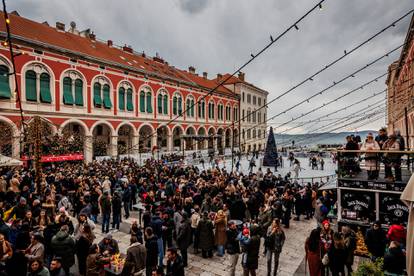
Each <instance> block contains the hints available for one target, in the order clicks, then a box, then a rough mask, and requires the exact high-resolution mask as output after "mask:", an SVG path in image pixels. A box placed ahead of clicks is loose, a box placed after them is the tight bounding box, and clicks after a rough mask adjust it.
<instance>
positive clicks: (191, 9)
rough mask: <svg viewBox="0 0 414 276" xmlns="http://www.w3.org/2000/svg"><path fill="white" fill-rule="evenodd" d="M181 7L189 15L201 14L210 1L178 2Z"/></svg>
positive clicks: (188, 0)
mask: <svg viewBox="0 0 414 276" xmlns="http://www.w3.org/2000/svg"><path fill="white" fill-rule="evenodd" d="M177 2H178V5H179V7H180V8H181V9H182V10H183V11H185V12H188V13H200V12H201V11H203V10H204V9H205V8H206V7H207V6H208V5H209V2H210V1H209V0H177Z"/></svg>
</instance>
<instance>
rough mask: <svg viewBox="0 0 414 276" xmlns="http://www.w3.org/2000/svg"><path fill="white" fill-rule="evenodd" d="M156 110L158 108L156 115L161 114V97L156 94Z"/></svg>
mask: <svg viewBox="0 0 414 276" xmlns="http://www.w3.org/2000/svg"><path fill="white" fill-rule="evenodd" d="M157 108H158V114H162V95H161V94H158V96H157Z"/></svg>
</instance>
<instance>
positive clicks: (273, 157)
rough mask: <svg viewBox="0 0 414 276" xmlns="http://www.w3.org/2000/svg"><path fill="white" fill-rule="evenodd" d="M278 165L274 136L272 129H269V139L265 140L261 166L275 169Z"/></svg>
mask: <svg viewBox="0 0 414 276" xmlns="http://www.w3.org/2000/svg"><path fill="white" fill-rule="evenodd" d="M277 164H278V159H277V149H276V141H275V136H274V134H273V128H272V127H270V131H269V137H268V138H267V144H266V149H265V155H264V158H263V166H266V167H276V165H277Z"/></svg>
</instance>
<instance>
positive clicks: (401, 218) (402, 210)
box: [380, 193, 409, 224]
mask: <svg viewBox="0 0 414 276" xmlns="http://www.w3.org/2000/svg"><path fill="white" fill-rule="evenodd" d="M408 213H409V210H408V207H407V206H406V205H405V204H404V203H403V202H402V201H401V200H400V195H399V194H383V193H380V220H381V222H382V223H386V224H393V223H400V222H407V221H408Z"/></svg>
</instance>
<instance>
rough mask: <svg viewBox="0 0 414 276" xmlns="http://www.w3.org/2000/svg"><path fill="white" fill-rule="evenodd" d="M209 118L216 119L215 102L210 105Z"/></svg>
mask: <svg viewBox="0 0 414 276" xmlns="http://www.w3.org/2000/svg"><path fill="white" fill-rule="evenodd" d="M208 118H209V119H214V103H213V102H209V103H208Z"/></svg>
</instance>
